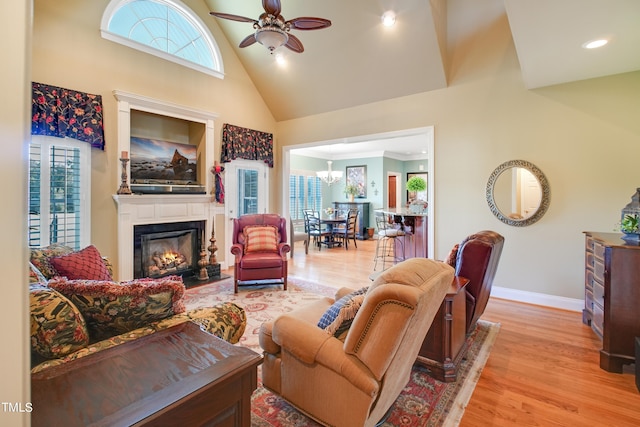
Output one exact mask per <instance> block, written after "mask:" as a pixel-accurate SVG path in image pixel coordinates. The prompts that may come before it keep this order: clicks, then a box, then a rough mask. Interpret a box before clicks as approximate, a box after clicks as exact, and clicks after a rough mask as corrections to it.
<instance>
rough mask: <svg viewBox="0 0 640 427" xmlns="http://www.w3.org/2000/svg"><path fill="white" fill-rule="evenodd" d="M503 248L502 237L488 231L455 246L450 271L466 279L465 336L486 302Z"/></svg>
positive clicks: (480, 314) (474, 323) (471, 236)
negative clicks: (467, 280)
mask: <svg viewBox="0 0 640 427" xmlns="http://www.w3.org/2000/svg"><path fill="white" fill-rule="evenodd" d="M503 245H504V237H502V236H501V235H500V234H498V233H496V232H495V231H488V230H485V231H480V232H478V233H475V234H472V235H470V236H468V237H467V238H466V239H464V240H463V241H462V243H460V245H458V251H457V254H456V256H455V265H453V267H454V268H455V269H456V276H462V277H465V278H467V279H469V284H468V285H467V287H466V288H465V290H466V298H467V334H469V333H470V332H471V331H473V330H474V328H475V327H476V322H477V321H478V319H479V318H480V316H482V313H484V309H485V308H486V306H487V302H489V296H490V295H491V286H492V284H493V278H494V277H495V275H496V270H497V268H498V262H499V261H500V255H501V254H502V246H503Z"/></svg>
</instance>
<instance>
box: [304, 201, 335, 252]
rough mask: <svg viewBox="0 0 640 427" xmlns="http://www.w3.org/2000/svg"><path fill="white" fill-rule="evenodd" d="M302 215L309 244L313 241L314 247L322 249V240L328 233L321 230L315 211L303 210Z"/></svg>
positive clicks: (318, 217) (318, 216)
mask: <svg viewBox="0 0 640 427" xmlns="http://www.w3.org/2000/svg"><path fill="white" fill-rule="evenodd" d="M303 214H304V222H305V229H306V230H307V233H308V238H309V242H311V241H313V244H314V246H315V247H316V248H318V250H320V249H321V247H322V239H324V238H325V236H328V235H329V233H328V232H327V231H326V230H323V229H322V226H321V224H320V215H319V213H318V212H317V211H311V210H304V211H303Z"/></svg>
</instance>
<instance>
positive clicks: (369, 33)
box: [203, 0, 640, 153]
mask: <svg viewBox="0 0 640 427" xmlns="http://www.w3.org/2000/svg"><path fill="white" fill-rule="evenodd" d="M204 1H205V3H206V4H207V6H208V7H209V9H210V10H212V11H216V12H224V13H231V14H235V15H242V16H247V17H250V18H255V19H257V18H258V16H259V15H260V13H262V12H263V9H262V2H261V0H234V1H230V0H204ZM281 2H282V15H283V16H284V18H285V19H292V18H295V17H300V16H317V17H321V18H326V19H329V20H331V21H332V26H331V27H329V28H326V29H322V30H317V31H299V30H292V33H293V34H295V35H296V36H297V37H298V38H299V39H300V41H301V42H302V43H303V45H304V47H305V51H304V52H303V53H300V54H296V53H293V52H291V51H289V50H288V49H284V51H283V53H284V54H285V55H286V64H285V66H283V67H281V66H279V65H278V64H277V63H276V61H275V58H274V57H273V56H272V55H269V53H268V51H267V49H266V48H264V47H263V46H262V45H260V44H257V43H256V44H254V45H252V46H249V47H247V48H243V49H241V48H239V47H237V46H238V44H239V43H240V41H241V40H242V39H244V38H245V37H246V36H247V35H249V34H251V33H252V32H253V29H252V26H251V24H250V23H242V22H235V21H229V20H224V19H219V18H214V17H212V16H207V17H203V19H211V20H215V21H216V22H217V23H218V24H219V25H220V27H221V29H222V31H223V33H224V34H225V36H226V37H227V39H228V40H229V42H230V43H231V44H232V45H233V46H234V48H235V50H236V53H237V54H238V57H239V58H240V61H241V62H242V63H243V65H244V67H245V68H246V70H247V72H248V74H249V76H250V77H251V79H252V80H253V82H254V84H255V86H256V88H257V89H258V91H259V92H260V93H261V94H262V97H263V98H264V100H265V102H266V104H267V106H268V107H269V109H270V110H271V112H272V114H273V116H274V118H275V119H276V120H277V121H283V120H290V119H295V118H299V117H305V116H309V115H314V114H321V113H323V112H328V111H334V110H339V109H343V108H349V107H354V106H358V105H363V104H367V103H372V102H377V101H381V100H386V99H392V98H397V97H401V96H406V95H410V94H414V93H421V92H426V91H432V90H438V89H444V88H446V87H447V84H448V74H447V70H448V65H449V58H450V56H451V55H452V52H453V51H454V49H455V46H456V44H458V43H460V42H462V41H464V40H468V39H469V38H473V37H474V35H478V34H481V33H482V32H483V31H484V30H486V29H487V28H489V27H490V26H491V25H492V24H493V23H495V22H496V21H498V20H500V19H504V17H505V15H506V16H507V19H508V22H509V26H510V28H511V32H512V36H513V40H514V45H515V48H516V52H517V56H518V60H519V62H520V67H521V70H522V76H523V81H524V85H525V87H526V88H528V89H535V88H539V87H544V86H550V85H555V84H560V83H566V82H571V81H577V80H584V79H589V78H595V77H602V76H606V75H612V74H619V73H625V72H630V71H635V70H640V0H430V1H426V0H403V1H402V2H399V1H397V0H378V1H372V0H349V1H343V0H321V1H320V0H281ZM387 9H392V10H394V11H395V12H396V14H397V23H396V25H395V26H394V27H392V28H386V27H383V26H382V25H381V20H380V17H381V15H382V13H383V12H384V11H385V10H387ZM602 37H606V38H608V39H610V43H609V44H608V45H607V46H605V47H603V48H601V49H598V50H585V49H583V48H582V47H581V46H582V44H583V43H585V42H587V41H589V40H592V39H596V38H602ZM399 144H400V141H398V140H394V145H396V146H399ZM408 145H409V146H411V142H408ZM333 150H338V148H337V147H334V148H333ZM397 151H398V152H399V153H402V152H404V153H406V151H407V150H406V149H405V148H404V147H403V148H402V149H401V150H397Z"/></svg>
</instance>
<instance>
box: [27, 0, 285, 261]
mask: <svg viewBox="0 0 640 427" xmlns="http://www.w3.org/2000/svg"><path fill="white" fill-rule="evenodd" d="M183 2H184V3H185V4H186V5H187V6H189V7H190V8H191V9H193V10H194V11H196V12H198V13H199V15H200V16H203V17H205V18H204V19H203V21H204V22H205V24H206V25H208V27H209V30H210V31H211V33H212V34H213V36H214V38H215V39H216V41H217V42H218V44H219V48H220V51H221V54H222V57H223V60H224V69H225V74H226V76H225V78H224V79H223V80H220V79H217V78H214V77H211V76H208V75H205V74H203V73H199V72H197V71H192V70H190V69H187V68H185V67H182V66H180V65H177V64H174V63H171V62H168V61H165V60H162V59H160V58H156V57H154V56H152V55H148V54H144V53H141V52H138V51H136V50H133V49H130V48H128V47H125V46H122V45H119V44H116V43H114V42H111V41H108V40H104V39H102V38H101V36H100V31H99V28H100V20H101V18H102V13H103V11H104V8H105V7H106V5H107V4H108V3H109V1H108V0H92V1H82V0H61V1H55V2H50V1H46V2H45V1H40V2H36V4H35V13H34V32H33V80H34V81H37V82H41V83H47V84H52V85H56V86H61V87H66V88H71V89H75V90H80V91H84V92H89V93H95V94H100V95H102V97H103V98H102V100H103V106H104V125H105V141H106V147H105V151H104V152H103V151H100V150H95V149H93V150H92V157H91V162H92V163H91V167H92V171H93V172H92V176H91V179H92V181H91V187H92V188H91V190H92V204H91V210H92V219H91V220H92V235H91V242H92V243H93V244H94V245H96V246H97V247H98V248H99V249H100V252H101V253H103V254H105V255H107V256H109V257H110V258H111V259H112V260H113V261H114V263H115V262H116V259H117V257H116V250H117V240H116V205H115V202H114V201H113V199H112V195H113V194H114V193H115V192H116V190H117V189H118V186H119V185H120V175H119V173H118V157H119V153H118V150H117V147H116V144H117V141H116V136H117V130H116V129H117V122H116V117H117V115H116V100H115V98H114V96H113V91H114V90H120V91H124V92H129V93H134V94H137V95H143V96H146V97H151V98H154V99H158V100H162V101H166V102H170V103H175V104H179V105H184V106H187V107H190V108H194V109H199V110H204V111H208V112H211V113H213V114H216V115H218V119H217V120H216V121H215V129H214V135H215V142H214V144H215V158H219V157H220V140H221V129H222V125H223V123H231V124H234V125H238V126H243V127H248V128H252V129H258V130H261V131H265V132H274V131H275V121H274V119H273V116H272V115H271V113H270V111H269V110H268V109H267V107H266V105H265V103H264V102H263V100H262V98H261V96H260V94H259V93H258V92H257V91H256V89H255V87H254V86H253V83H252V82H251V80H250V79H249V77H248V75H247V73H246V72H245V70H244V68H243V67H242V65H241V64H240V62H239V61H238V58H237V57H236V55H235V54H234V52H233V49H232V48H231V46H230V45H229V44H228V43H227V42H226V40H225V38H224V36H223V35H222V33H221V31H220V29H219V27H218V26H217V24H216V23H215V20H214V19H206V17H207V15H208V12H209V11H208V9H206V6H205V4H204V2H202V1H201V0H183ZM211 166H212V165H208V166H207V170H208V169H209V168H210V167H211ZM272 174H274V172H272ZM274 177H275V175H274ZM271 181H275V178H272V180H271ZM216 231H217V233H216V237H217V239H218V241H224V233H222V230H216ZM225 256H226V253H225V251H223V250H220V251H219V252H218V259H219V260H220V261H222V260H224V259H225ZM116 267H117V266H116Z"/></svg>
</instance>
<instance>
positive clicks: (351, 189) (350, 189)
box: [344, 184, 358, 202]
mask: <svg viewBox="0 0 640 427" xmlns="http://www.w3.org/2000/svg"><path fill="white" fill-rule="evenodd" d="M344 194H346V195H347V196H348V197H349V201H350V202H353V199H354V198H355V197H356V194H358V187H356V186H355V184H347V185H345V186H344Z"/></svg>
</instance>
